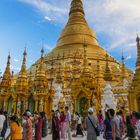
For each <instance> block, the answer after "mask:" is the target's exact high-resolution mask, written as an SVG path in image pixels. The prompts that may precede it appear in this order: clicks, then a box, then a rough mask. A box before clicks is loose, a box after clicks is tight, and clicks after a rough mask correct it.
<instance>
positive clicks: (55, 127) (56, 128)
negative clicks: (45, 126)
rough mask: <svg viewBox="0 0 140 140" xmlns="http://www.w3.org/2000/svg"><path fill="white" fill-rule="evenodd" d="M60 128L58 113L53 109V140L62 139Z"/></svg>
mask: <svg viewBox="0 0 140 140" xmlns="http://www.w3.org/2000/svg"><path fill="white" fill-rule="evenodd" d="M59 129H60V126H59V119H58V116H57V113H56V112H55V111H54V110H52V140H60V133H59Z"/></svg>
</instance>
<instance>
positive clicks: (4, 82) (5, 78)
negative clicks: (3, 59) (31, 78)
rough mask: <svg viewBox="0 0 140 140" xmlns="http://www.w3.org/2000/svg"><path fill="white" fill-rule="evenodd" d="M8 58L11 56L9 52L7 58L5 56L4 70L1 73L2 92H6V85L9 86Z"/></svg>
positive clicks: (0, 87)
mask: <svg viewBox="0 0 140 140" xmlns="http://www.w3.org/2000/svg"><path fill="white" fill-rule="evenodd" d="M10 59H11V56H10V53H9V55H8V58H7V66H6V69H5V72H4V74H3V78H2V82H1V85H0V91H1V92H3V93H6V92H7V90H8V86H9V81H10V77H11V73H10Z"/></svg>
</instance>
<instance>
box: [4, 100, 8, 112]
mask: <svg viewBox="0 0 140 140" xmlns="http://www.w3.org/2000/svg"><path fill="white" fill-rule="evenodd" d="M4 110H5V111H8V101H7V99H6V98H5V99H4Z"/></svg>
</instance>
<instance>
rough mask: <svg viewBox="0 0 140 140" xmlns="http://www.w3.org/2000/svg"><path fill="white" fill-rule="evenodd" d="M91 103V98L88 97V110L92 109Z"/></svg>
mask: <svg viewBox="0 0 140 140" xmlns="http://www.w3.org/2000/svg"><path fill="white" fill-rule="evenodd" d="M90 101H91V99H90V97H88V108H90V107H91V103H90Z"/></svg>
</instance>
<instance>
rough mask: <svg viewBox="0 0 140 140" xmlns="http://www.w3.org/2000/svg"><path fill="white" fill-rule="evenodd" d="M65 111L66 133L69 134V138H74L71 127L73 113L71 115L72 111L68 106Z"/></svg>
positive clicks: (70, 139)
mask: <svg viewBox="0 0 140 140" xmlns="http://www.w3.org/2000/svg"><path fill="white" fill-rule="evenodd" d="M65 112H66V127H65V134H68V140H72V137H71V128H70V125H71V115H70V112H69V108H68V107H67V106H66V107H65Z"/></svg>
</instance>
